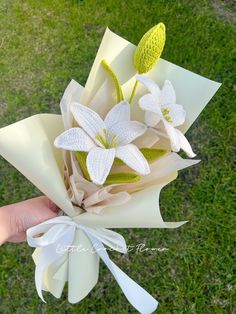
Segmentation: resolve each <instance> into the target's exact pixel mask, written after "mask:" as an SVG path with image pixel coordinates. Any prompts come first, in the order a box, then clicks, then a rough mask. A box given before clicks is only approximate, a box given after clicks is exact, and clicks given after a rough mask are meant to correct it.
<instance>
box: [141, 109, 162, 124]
mask: <svg viewBox="0 0 236 314" xmlns="http://www.w3.org/2000/svg"><path fill="white" fill-rule="evenodd" d="M160 120H161V119H160V116H159V115H158V114H156V113H154V112H151V111H146V112H145V123H146V124H147V125H148V126H150V127H155V126H156V125H157V124H158V123H159V122H160Z"/></svg>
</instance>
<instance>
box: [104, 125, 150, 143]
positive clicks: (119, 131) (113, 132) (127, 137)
mask: <svg viewBox="0 0 236 314" xmlns="http://www.w3.org/2000/svg"><path fill="white" fill-rule="evenodd" d="M146 130H147V127H146V126H145V125H144V124H143V123H141V122H138V121H123V122H119V123H116V124H114V125H113V126H112V127H111V128H109V130H108V134H109V138H110V140H111V139H112V138H113V136H116V138H115V140H116V142H117V143H118V145H126V144H129V143H131V142H132V141H134V140H135V139H136V138H137V137H139V136H141V135H143V134H144V133H145V132H146Z"/></svg>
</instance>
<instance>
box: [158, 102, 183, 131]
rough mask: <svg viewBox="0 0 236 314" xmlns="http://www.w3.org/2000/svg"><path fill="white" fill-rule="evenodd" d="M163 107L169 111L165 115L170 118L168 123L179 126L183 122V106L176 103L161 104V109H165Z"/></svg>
mask: <svg viewBox="0 0 236 314" xmlns="http://www.w3.org/2000/svg"><path fill="white" fill-rule="evenodd" d="M165 109H167V110H168V111H169V112H168V114H167V116H168V117H170V119H171V122H170V124H171V125H172V126H173V127H176V126H179V125H181V124H183V123H184V121H185V117H186V112H185V110H184V108H183V106H181V105H177V104H172V105H165V106H162V110H165Z"/></svg>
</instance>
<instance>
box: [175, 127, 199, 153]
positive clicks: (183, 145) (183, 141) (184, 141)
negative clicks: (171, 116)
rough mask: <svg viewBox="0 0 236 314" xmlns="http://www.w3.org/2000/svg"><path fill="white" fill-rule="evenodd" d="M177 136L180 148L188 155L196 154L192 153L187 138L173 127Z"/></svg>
mask: <svg viewBox="0 0 236 314" xmlns="http://www.w3.org/2000/svg"><path fill="white" fill-rule="evenodd" d="M175 131H176V133H177V135H178V137H179V143H180V148H181V149H182V150H183V151H184V152H185V153H186V154H187V155H188V156H189V157H190V158H193V157H195V156H196V154H194V152H193V150H192V147H191V145H190V144H189V142H188V140H187V138H186V137H185V136H184V135H183V133H182V132H181V131H180V130H178V129H175Z"/></svg>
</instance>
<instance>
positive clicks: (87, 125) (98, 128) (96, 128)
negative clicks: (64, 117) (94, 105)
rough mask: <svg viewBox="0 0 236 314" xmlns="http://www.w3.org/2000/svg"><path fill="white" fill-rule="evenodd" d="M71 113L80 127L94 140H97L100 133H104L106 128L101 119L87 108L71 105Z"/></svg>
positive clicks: (76, 104)
mask: <svg viewBox="0 0 236 314" xmlns="http://www.w3.org/2000/svg"><path fill="white" fill-rule="evenodd" d="M71 112H72V114H73V116H74V118H75V120H76V121H77V123H78V124H79V126H81V127H82V128H83V129H84V131H85V132H87V133H88V134H89V135H90V136H91V137H92V138H93V139H95V138H96V136H97V134H98V133H103V130H104V129H105V128H106V126H105V123H104V122H103V120H102V119H101V117H100V116H99V115H98V114H97V113H96V112H95V111H93V110H92V109H90V108H88V107H86V106H83V105H81V104H79V103H73V104H72V105H71Z"/></svg>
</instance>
